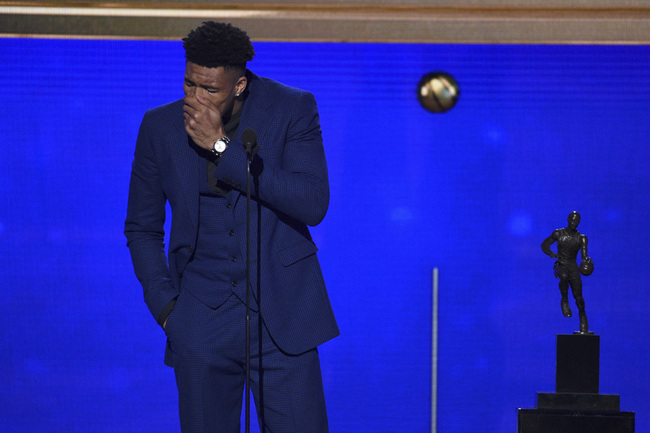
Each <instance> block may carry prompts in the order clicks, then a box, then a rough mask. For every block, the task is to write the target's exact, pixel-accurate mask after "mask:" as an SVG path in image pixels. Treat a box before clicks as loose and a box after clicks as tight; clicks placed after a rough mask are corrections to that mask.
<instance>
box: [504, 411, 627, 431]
mask: <svg viewBox="0 0 650 433" xmlns="http://www.w3.org/2000/svg"><path fill="white" fill-rule="evenodd" d="M518 417H519V423H518V425H519V428H518V430H517V432H518V433H634V412H616V413H593V412H571V411H553V410H543V409H519V413H518Z"/></svg>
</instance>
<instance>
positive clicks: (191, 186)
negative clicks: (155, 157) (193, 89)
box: [169, 101, 200, 227]
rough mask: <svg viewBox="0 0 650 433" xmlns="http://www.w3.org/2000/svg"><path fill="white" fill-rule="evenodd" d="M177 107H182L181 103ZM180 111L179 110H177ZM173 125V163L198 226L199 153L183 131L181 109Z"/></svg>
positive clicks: (182, 193) (187, 203)
mask: <svg viewBox="0 0 650 433" xmlns="http://www.w3.org/2000/svg"><path fill="white" fill-rule="evenodd" d="M179 107H180V108H181V109H182V107H183V103H182V101H181V102H180V105H179ZM179 111H180V110H179ZM174 126H175V129H176V131H177V133H176V134H175V136H174V138H173V139H172V140H170V141H169V143H170V146H171V149H170V152H171V155H172V161H173V165H174V167H175V169H176V175H177V176H178V182H179V185H180V189H181V196H182V198H183V200H185V204H186V206H185V208H186V209H188V210H189V212H190V217H191V219H192V224H194V227H198V221H199V170H198V164H199V162H200V161H199V159H200V157H199V155H198V154H197V153H196V152H195V151H194V149H192V148H191V147H190V144H189V137H188V136H187V133H186V132H185V125H184V122H183V114H182V111H180V112H179V113H178V115H176V116H175V119H174Z"/></svg>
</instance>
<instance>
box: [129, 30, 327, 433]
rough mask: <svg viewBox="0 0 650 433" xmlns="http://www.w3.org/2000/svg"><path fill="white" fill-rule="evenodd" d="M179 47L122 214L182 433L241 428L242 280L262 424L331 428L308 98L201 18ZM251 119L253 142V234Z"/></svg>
mask: <svg viewBox="0 0 650 433" xmlns="http://www.w3.org/2000/svg"><path fill="white" fill-rule="evenodd" d="M183 46H184V48H185V54H186V55H185V57H186V68H185V78H184V85H183V88H184V94H185V97H184V98H183V99H182V100H179V101H175V102H172V103H170V104H166V105H163V106H160V107H157V108H154V109H151V110H148V111H147V113H146V114H145V116H144V119H143V120H142V124H141V126H140V132H139V134H138V139H137V143H136V148H135V155H134V160H133V166H132V172H131V183H130V189H129V202H128V211H127V218H126V223H125V235H126V237H127V245H128V247H129V250H130V253H131V258H132V261H133V266H134V269H135V273H136V275H137V277H138V279H139V281H140V283H141V284H142V287H143V289H144V299H145V302H146V304H147V306H148V307H149V310H150V312H151V313H152V315H153V316H154V318H155V319H156V321H157V322H158V323H159V324H160V326H161V327H162V328H163V329H164V331H165V333H166V335H167V348H166V351H165V363H166V364H168V365H170V366H172V367H174V372H175V375H176V382H177V387H178V392H179V411H180V421H181V430H182V431H183V432H185V433H188V432H197V433H198V432H202V433H208V432H233V433H234V432H239V429H240V425H239V424H240V421H239V420H240V416H241V407H242V393H243V390H244V382H245V377H246V374H245V364H246V362H245V358H246V356H245V354H246V338H245V335H246V323H245V322H246V311H247V309H246V305H245V300H246V298H247V296H246V292H247V290H246V285H247V284H246V283H247V281H248V285H249V288H250V290H251V291H250V292H249V293H252V296H251V298H250V311H251V314H250V329H251V331H252V332H251V346H250V347H251V348H252V351H251V358H250V364H251V383H250V385H251V389H252V390H253V395H254V398H255V402H256V407H257V410H258V421H259V423H260V428H261V430H262V431H265V432H270V433H291V432H305V433H307V432H309V433H314V432H326V431H328V424H327V414H326V409H325V399H324V393H323V386H322V378H321V372H320V364H319V357H318V349H317V346H318V345H320V344H322V343H324V342H326V341H328V340H330V339H331V338H334V337H335V336H337V335H338V334H339V330H338V327H337V324H336V320H335V318H334V314H333V312H332V308H331V305H330V301H329V297H328V294H327V291H326V288H325V283H324V280H323V276H322V273H321V269H320V265H319V262H318V258H317V256H316V251H317V248H316V245H315V244H314V242H313V241H312V239H311V236H310V234H309V230H308V227H307V226H308V225H311V226H314V225H316V224H318V223H320V222H321V221H322V219H323V218H324V217H325V213H326V211H327V207H328V205H329V183H328V176H327V165H326V162H325V154H324V150H323V143H322V137H321V130H320V121H319V116H318V109H317V106H316V101H315V99H314V97H313V95H312V94H311V93H309V92H307V91H304V90H300V89H296V88H292V87H289V86H286V85H283V84H281V83H278V82H276V81H273V80H270V79H267V78H263V77H259V76H257V75H255V74H254V73H252V72H251V71H250V70H248V69H246V64H247V62H248V61H250V60H252V58H253V56H254V50H253V46H252V44H251V42H250V39H249V37H248V36H247V34H246V33H245V32H243V31H242V30H240V29H238V28H236V27H233V26H231V25H229V24H222V23H215V22H205V23H203V25H201V26H200V27H198V28H196V29H195V30H193V31H192V32H190V34H189V35H188V36H187V37H185V38H184V39H183ZM248 128H252V129H253V130H254V131H256V133H257V138H258V140H257V141H258V143H259V151H258V152H257V155H256V156H255V159H254V161H253V164H252V167H253V170H252V172H253V173H254V176H255V179H254V182H253V183H254V185H255V187H254V194H253V198H252V200H251V212H250V221H251V227H252V230H250V233H251V235H252V237H251V240H250V242H247V236H246V233H247V229H246V221H247V212H246V208H247V205H246V196H245V193H246V181H247V156H246V152H245V151H244V145H243V143H242V132H243V131H245V130H247V129H248ZM167 202H169V204H170V207H171V214H172V223H171V233H170V238H169V248H168V255H167V257H166V255H165V249H164V248H165V246H164V229H163V226H164V222H165V206H166V203H167ZM247 246H248V247H250V259H251V260H250V272H249V276H248V277H247V272H246V261H247V260H246V251H247Z"/></svg>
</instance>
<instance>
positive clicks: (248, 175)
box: [245, 152, 252, 433]
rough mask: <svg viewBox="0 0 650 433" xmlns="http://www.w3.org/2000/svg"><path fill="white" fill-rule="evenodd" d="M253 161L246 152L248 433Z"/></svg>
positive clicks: (247, 429)
mask: <svg viewBox="0 0 650 433" xmlns="http://www.w3.org/2000/svg"><path fill="white" fill-rule="evenodd" d="M251 160H252V155H251V153H250V152H246V421H245V425H246V426H245V432H246V433H250V431H251V306H250V292H251V288H250V254H251V252H250V250H251V245H250V243H251Z"/></svg>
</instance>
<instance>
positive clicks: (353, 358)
mask: <svg viewBox="0 0 650 433" xmlns="http://www.w3.org/2000/svg"><path fill="white" fill-rule="evenodd" d="M256 50H257V54H258V55H257V57H256V59H255V60H254V61H253V62H252V63H251V64H250V67H251V69H253V70H254V71H255V72H257V73H258V74H261V75H266V76H270V77H273V78H276V79H279V80H280V81H284V82H286V83H288V84H291V85H295V86H298V87H303V88H307V89H309V90H311V91H313V92H314V93H315V95H316V97H317V99H318V101H319V106H320V111H321V121H322V127H323V136H324V139H325V143H326V151H327V156H328V163H329V167H330V181H331V193H332V201H331V207H330V211H329V214H328V217H327V218H326V219H325V221H324V222H323V223H322V224H321V225H320V226H318V227H317V228H315V229H314V230H313V234H314V237H315V240H316V242H317V243H318V245H319V247H320V249H321V251H320V253H319V254H320V258H321V261H322V265H323V268H324V272H325V276H326V281H327V283H328V286H329V291H330V296H331V299H332V302H333V304H334V308H335V310H336V313H337V317H338V319H339V323H340V327H341V329H342V335H341V337H339V338H337V339H336V340H333V341H331V342H329V343H327V344H326V345H324V346H323V347H322V348H321V354H322V361H323V366H324V371H323V375H324V381H325V387H326V393H327V399H328V406H329V413H330V423H331V430H332V431H333V432H407V431H410V432H424V431H428V430H429V424H430V414H431V398H430V395H431V386H430V381H431V373H430V371H431V361H432V360H431V320H432V308H431V302H432V295H431V270H432V268H433V267H437V268H439V269H440V295H439V296H440V298H439V304H440V305H439V317H438V319H439V359H438V383H437V397H438V408H437V412H438V419H437V422H438V431H439V432H442V433H447V432H457V431H465V432H470V431H471V432H479V431H483V432H513V431H515V429H516V408H517V407H524V408H530V407H532V406H533V404H534V401H535V393H536V392H538V391H542V392H553V391H554V386H555V382H554V380H555V365H554V364H555V336H556V334H558V333H572V332H573V331H574V330H576V329H577V328H578V320H577V317H574V318H572V319H566V318H564V317H562V315H561V312H560V307H559V294H558V290H557V282H556V280H555V278H554V277H553V275H552V265H553V260H551V259H549V258H548V257H546V256H545V255H543V254H542V252H541V250H540V248H539V245H540V243H541V241H542V240H543V239H544V238H545V237H546V236H548V235H549V234H550V233H551V232H552V230H553V229H555V228H559V227H563V226H564V225H565V223H566V217H567V215H568V213H569V212H570V211H572V210H578V211H579V212H581V214H582V217H583V218H582V224H581V225H580V227H579V229H580V230H581V231H582V232H583V233H586V234H587V235H588V236H589V239H590V245H589V253H590V255H591V256H592V257H593V259H594V262H595V272H594V274H593V275H592V276H591V277H589V278H586V279H585V280H584V287H585V298H586V302H587V312H588V313H589V317H590V322H591V328H592V329H593V330H594V331H595V332H596V333H597V334H599V335H601V386H600V389H601V392H602V393H612V394H620V395H621V404H622V409H624V410H630V411H635V412H636V417H637V431H647V430H650V419H649V418H648V413H649V411H650V401H648V399H647V394H648V391H649V386H648V383H650V377H649V376H650V373H649V372H648V368H647V367H648V365H650V349H648V341H649V337H648V335H649V332H648V331H650V325H648V322H647V310H648V306H649V305H650V303H649V300H650V294H649V291H648V290H647V281H648V277H649V275H648V273H649V267H648V265H647V263H648V260H647V249H648V245H650V229H649V228H648V220H649V216H650V176H649V175H648V165H649V163H650V150H649V146H648V136H650V126H649V125H650V122H648V120H647V119H648V116H649V115H650V81H649V80H648V76H650V47H647V46H534V45H525V46H517V45H506V46H497V45H489V46H486V45H426V44H423V45H389V44H306V43H257V44H256ZM0 56H1V57H0V58H1V59H2V62H3V65H2V67H0V83H1V86H2V93H1V95H2V96H1V99H0V101H1V104H0V106H1V107H2V109H1V110H2V111H1V113H2V116H1V118H0V119H1V120H0V145H1V146H2V157H1V158H0V194H1V196H0V287H1V290H2V292H1V293H2V301H1V302H0V344H1V347H2V356H1V357H0V380H1V382H2V384H3V386H2V387H0V430H1V431H3V432H88V431H94V432H115V431H120V432H143V431H160V432H173V431H178V427H177V423H178V420H177V413H176V391H175V385H174V380H173V372H172V370H171V369H168V368H166V367H164V366H163V364H162V355H163V348H164V335H163V333H162V331H161V330H160V329H159V328H158V327H157V325H156V324H155V323H154V321H153V319H152V318H151V317H150V315H149V313H148V311H147V309H146V307H145V305H144V302H143V301H142V294H141V293H142V292H141V288H140V286H139V284H138V282H137V280H136V279H135V276H134V275H133V271H132V267H131V263H130V259H129V255H128V250H127V248H126V246H125V239H124V237H123V235H122V229H123V221H124V217H125V212H126V198H127V190H128V180H129V173H130V162H131V158H132V154H133V147H134V143H135V137H136V134H137V129H138V126H139V122H140V120H141V118H142V114H143V113H144V110H146V109H147V108H150V107H153V106H156V105H159V104H162V103H165V102H168V101H170V100H174V99H177V98H180V97H181V95H182V74H183V71H184V60H183V51H182V47H181V44H180V43H179V42H144V41H90V40H87V41H80V40H72V41H70V40H67V41H65V40H38V39H20V40H18V39H2V40H0ZM432 70H445V71H447V72H449V73H451V74H453V75H454V76H455V77H456V78H457V80H458V82H459V83H460V86H461V92H462V94H461V98H460V101H459V103H458V105H457V106H456V107H455V108H454V109H453V110H452V111H450V112H449V113H447V114H444V115H433V114H430V113H428V112H426V111H424V110H423V109H422V108H421V107H420V106H419V104H418V103H417V101H416V99H415V90H416V89H415V87H416V84H417V82H418V81H419V79H420V77H421V76H422V75H424V74H425V73H427V72H429V71H432ZM261 145H262V146H263V145H264V143H262V144H261ZM574 311H575V307H574Z"/></svg>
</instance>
